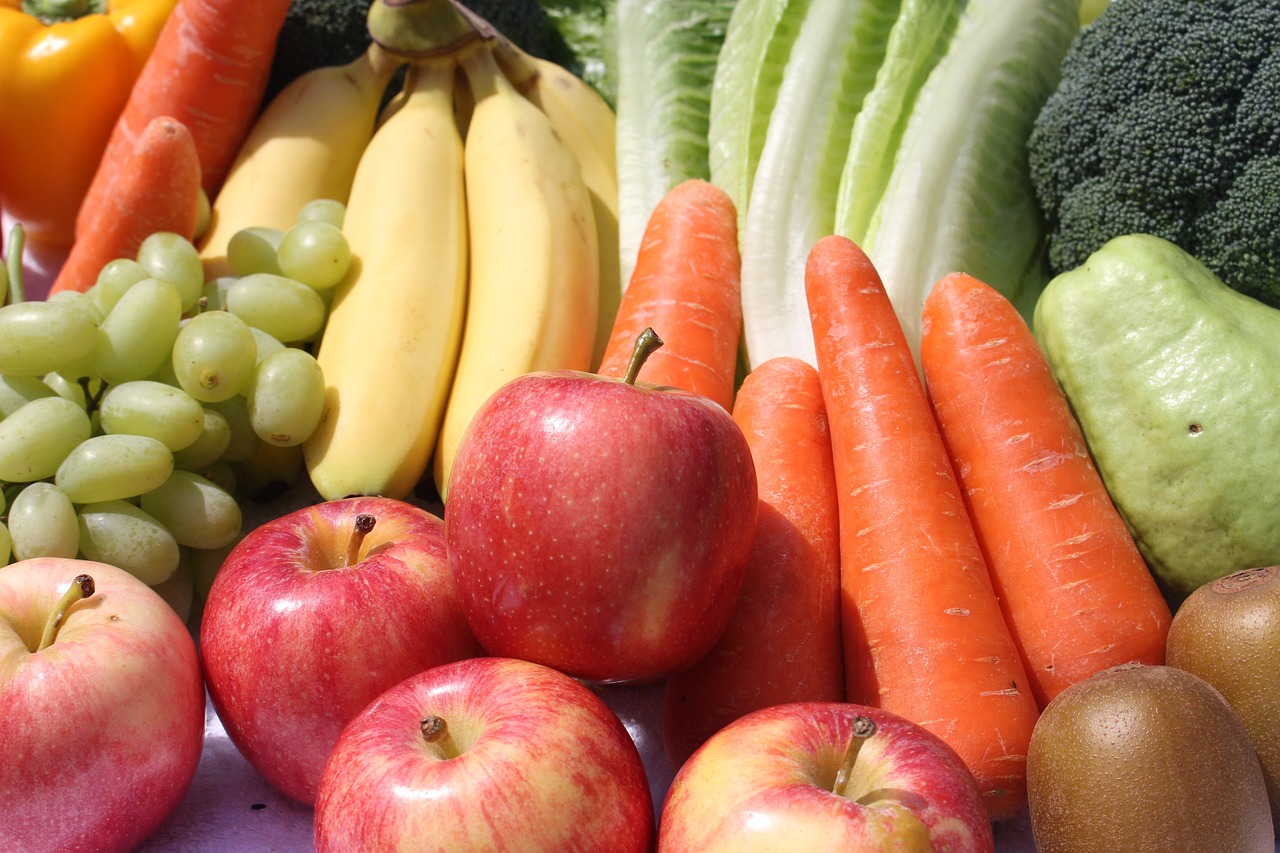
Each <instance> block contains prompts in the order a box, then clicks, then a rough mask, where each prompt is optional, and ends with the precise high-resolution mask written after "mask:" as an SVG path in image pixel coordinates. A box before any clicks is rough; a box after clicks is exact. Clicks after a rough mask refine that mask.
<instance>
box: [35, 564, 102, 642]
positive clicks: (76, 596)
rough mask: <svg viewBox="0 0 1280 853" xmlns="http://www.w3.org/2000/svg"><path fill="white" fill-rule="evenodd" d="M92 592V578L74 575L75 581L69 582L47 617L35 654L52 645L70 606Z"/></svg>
mask: <svg viewBox="0 0 1280 853" xmlns="http://www.w3.org/2000/svg"><path fill="white" fill-rule="evenodd" d="M93 591H94V585H93V578H91V577H89V576H88V575H76V577H75V580H73V581H72V582H71V586H69V587H67V591H66V592H64V593H63V594H62V597H61V598H59V599H58V603H57V604H56V605H55V606H54V608H53V613H51V614H50V615H49V621H48V622H46V623H45V626H44V633H43V634H41V635H40V645H38V646H36V651H37V652H38V651H41V650H43V649H47V648H48V647H49V646H50V645H52V644H53V641H54V639H55V638H56V637H57V635H58V628H59V627H60V626H61V625H62V617H63V616H66V615H67V611H68V610H70V609H71V605H73V604H75V603H76V602H77V601H80V600H82V599H85V598H88V597H89V596H91V595H93Z"/></svg>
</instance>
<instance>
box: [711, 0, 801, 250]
mask: <svg viewBox="0 0 1280 853" xmlns="http://www.w3.org/2000/svg"><path fill="white" fill-rule="evenodd" d="M809 2H810V0H739V2H738V5H737V6H735V7H734V9H733V14H732V15H731V16H730V17H729V26H728V29H727V30H726V31H725V35H724V44H723V45H722V46H721V48H720V57H719V59H718V61H717V62H716V73H715V79H714V80H713V82H712V85H711V115H710V117H709V121H708V126H707V144H708V147H709V151H708V153H707V157H708V165H709V167H710V169H711V181H712V183H714V184H715V185H716V186H718V187H720V189H722V190H724V191H725V194H727V195H728V196H729V198H730V199H731V200H732V201H733V203H734V206H735V207H736V208H737V211H738V227H739V229H741V228H742V227H743V225H744V224H745V221H746V215H747V202H748V199H749V198H750V193H751V183H752V178H753V177H754V175H755V169H756V164H757V163H758V162H759V161H760V150H761V149H762V148H763V147H764V136H765V131H766V129H767V128H768V126H769V115H770V113H772V112H773V107H774V105H775V104H776V103H777V100H778V89H779V87H780V86H781V85H782V72H783V69H784V68H786V65H787V60H788V59H789V58H790V56H791V46H792V45H793V44H794V43H795V40H796V36H797V35H798V34H799V32H800V23H801V22H802V21H803V20H804V16H805V12H806V11H807V10H808V8H809Z"/></svg>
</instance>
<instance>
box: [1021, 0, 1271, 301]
mask: <svg viewBox="0 0 1280 853" xmlns="http://www.w3.org/2000/svg"><path fill="white" fill-rule="evenodd" d="M1028 157H1029V161H1030V168H1031V178H1032V182H1033V184H1034V186H1035V190H1036V194H1037V197H1038V199H1039V201H1040V204H1041V207H1042V208H1043V209H1044V212H1045V217H1046V219H1047V222H1048V228H1049V243H1048V247H1049V248H1048V256H1049V264H1050V268H1051V271H1052V272H1053V273H1055V274H1057V273H1061V272H1065V271H1066V270H1069V269H1074V268H1075V267H1077V266H1079V265H1080V264H1082V263H1084V261H1085V259H1086V258H1088V256H1089V255H1091V254H1092V253H1093V252H1094V251H1095V250H1097V249H1098V248H1100V247H1101V246H1102V245H1103V244H1104V243H1106V242H1107V241H1108V240H1110V239H1111V238H1113V237H1117V236H1120V235H1122V234H1133V233H1146V234H1154V235H1157V236H1159V237H1163V238H1165V239H1167V240H1170V241H1172V242H1174V243H1176V244H1178V245H1179V246H1180V247H1181V248H1182V249H1183V250H1184V251H1186V252H1188V253H1190V254H1192V255H1194V256H1196V257H1197V258H1199V259H1200V260H1201V261H1202V262H1203V263H1204V264H1205V265H1206V266H1208V267H1209V268H1210V269H1212V270H1213V271H1214V272H1215V273H1216V274H1217V275H1218V276H1219V277H1220V278H1221V279H1222V280H1223V281H1224V282H1226V283H1227V284H1228V285H1230V286H1231V287H1233V288H1235V289H1236V290H1239V291H1241V292H1243V293H1248V294H1249V295H1250V296H1253V297H1255V298H1257V299H1260V300H1262V301H1263V302H1267V303H1268V304H1270V305H1273V306H1276V307H1280V0H1112V2H1111V4H1110V5H1109V6H1108V7H1107V9H1106V10H1105V11H1104V12H1103V13H1102V14H1101V15H1100V16H1099V17H1098V18H1097V19H1096V20H1095V21H1094V22H1093V23H1091V24H1089V25H1088V26H1086V27H1084V28H1083V29H1082V30H1081V31H1080V33H1079V34H1078V35H1077V36H1076V39H1075V41H1074V42H1073V43H1072V46H1071V48H1070V50H1069V51H1068V52H1067V55H1066V57H1065V59H1064V60H1063V64H1062V78H1061V81H1060V83H1059V85H1058V87H1057V89H1056V90H1055V91H1054V92H1053V94H1052V95H1050V97H1049V98H1048V99H1047V101H1046V102H1045V104H1044V107H1043V109H1042V110H1041V112H1040V114H1039V116H1038V117H1037V119H1036V122H1035V125H1034V127H1033V129H1032V133H1031V136H1030V139H1029V140H1028Z"/></svg>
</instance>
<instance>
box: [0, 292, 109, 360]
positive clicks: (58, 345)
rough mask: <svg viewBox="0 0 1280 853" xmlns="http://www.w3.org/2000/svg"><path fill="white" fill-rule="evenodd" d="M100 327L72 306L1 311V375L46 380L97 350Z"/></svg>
mask: <svg viewBox="0 0 1280 853" xmlns="http://www.w3.org/2000/svg"><path fill="white" fill-rule="evenodd" d="M96 329H97V324H96V323H95V322H94V321H93V319H92V315H91V314H90V313H89V312H88V311H85V310H83V309H82V308H80V307H77V306H76V305H73V304H72V303H70V302H49V301H44V302H15V303H13V304H11V305H5V306H4V307H2V308H0V374H5V375H11V376H43V375H44V374H46V373H48V372H49V371H51V370H57V369H58V368H60V367H62V366H64V365H67V364H73V363H75V362H77V361H79V360H81V359H83V358H85V357H87V356H88V355H89V354H90V353H91V352H92V350H93V341H94V335H95V330H96Z"/></svg>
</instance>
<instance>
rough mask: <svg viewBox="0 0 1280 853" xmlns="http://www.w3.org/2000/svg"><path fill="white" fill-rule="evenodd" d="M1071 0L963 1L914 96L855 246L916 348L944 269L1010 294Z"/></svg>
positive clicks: (1029, 217) (1025, 260)
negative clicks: (1036, 126)
mask: <svg viewBox="0 0 1280 853" xmlns="http://www.w3.org/2000/svg"><path fill="white" fill-rule="evenodd" d="M1078 12H1079V2H1078V0H970V2H969V3H968V6H967V7H966V9H965V11H964V12H963V13H962V15H961V17H960V20H959V24H958V26H957V28H956V32H955V35H954V37H953V38H952V39H951V43H950V47H949V49H948V51H947V53H946V55H945V56H943V58H942V59H941V61H940V62H939V63H938V64H937V66H936V67H935V68H934V69H933V71H932V73H931V74H930V75H929V78H928V80H927V81H926V83H925V85H924V87H923V88H922V89H921V90H920V93H919V96H918V97H917V98H916V101H915V104H914V107H913V109H912V113H911V116H910V119H909V120H908V124H907V127H906V132H905V133H904V134H903V137H902V141H901V144H900V146H899V148H898V152H897V156H896V158H895V161H894V166H893V172H892V175H891V176H890V179H889V183H888V184H887V186H886V188H885V192H884V195H883V197H882V199H881V201H880V203H879V205H878V206H877V208H876V210H875V212H874V213H873V215H872V219H871V222H870V223H869V226H868V229H867V232H866V237H865V238H864V239H863V240H862V241H861V242H860V245H861V246H862V248H863V249H864V250H865V251H866V252H867V254H868V256H869V257H870V258H871V261H872V263H874V264H875V267H876V269H877V271H878V272H879V273H880V276H881V278H882V279H883V281H884V284H885V289H886V290H887V291H888V293H889V297H890V299H891V300H892V302H893V305H894V308H895V309H896V311H897V313H898V319H899V321H900V322H901V324H902V327H903V331H904V332H905V333H906V337H907V341H908V343H909V344H910V346H911V349H912V352H913V353H914V354H915V355H916V356H917V359H918V357H919V342H920V319H921V311H922V309H923V306H924V300H925V297H926V296H927V295H928V293H929V290H930V289H931V288H932V287H933V285H934V284H935V283H936V282H937V281H938V280H939V279H941V278H942V277H943V276H944V275H946V274H947V273H951V272H965V273H968V274H970V275H972V276H974V277H976V278H978V279H981V280H982V281H984V282H986V283H987V284H989V285H991V286H992V287H994V288H996V289H997V290H999V291H1000V292H1002V293H1004V294H1005V295H1006V296H1008V297H1009V298H1010V299H1011V300H1016V299H1017V298H1018V296H1019V290H1020V288H1021V287H1022V284H1023V281H1024V279H1025V278H1026V276H1027V271H1028V269H1030V268H1033V267H1035V265H1036V263H1037V261H1038V260H1039V258H1040V248H1041V245H1042V244H1043V240H1044V223H1043V221H1042V217H1041V213H1040V209H1039V206H1038V204H1037V203H1036V199H1035V194H1034V192H1033V190H1032V187H1031V181H1030V178H1029V176H1028V169H1027V160H1026V142H1027V137H1028V136H1029V135H1030V132H1031V126H1032V123H1033V122H1034V120H1035V117H1036V114H1037V113H1038V112H1039V110H1040V107H1041V106H1042V105H1043V103H1044V101H1045V99H1046V98H1047V97H1048V96H1049V94H1050V92H1051V91H1052V90H1053V88H1054V86H1056V85H1057V82H1058V79H1059V73H1058V69H1059V65H1060V64H1061V62H1062V57H1063V55H1064V54H1065V53H1066V51H1067V48H1068V46H1069V45H1070V43H1071V40H1072V38H1073V37H1074V36H1075V34H1076V32H1077V31H1078V29H1079V17H1078Z"/></svg>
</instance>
